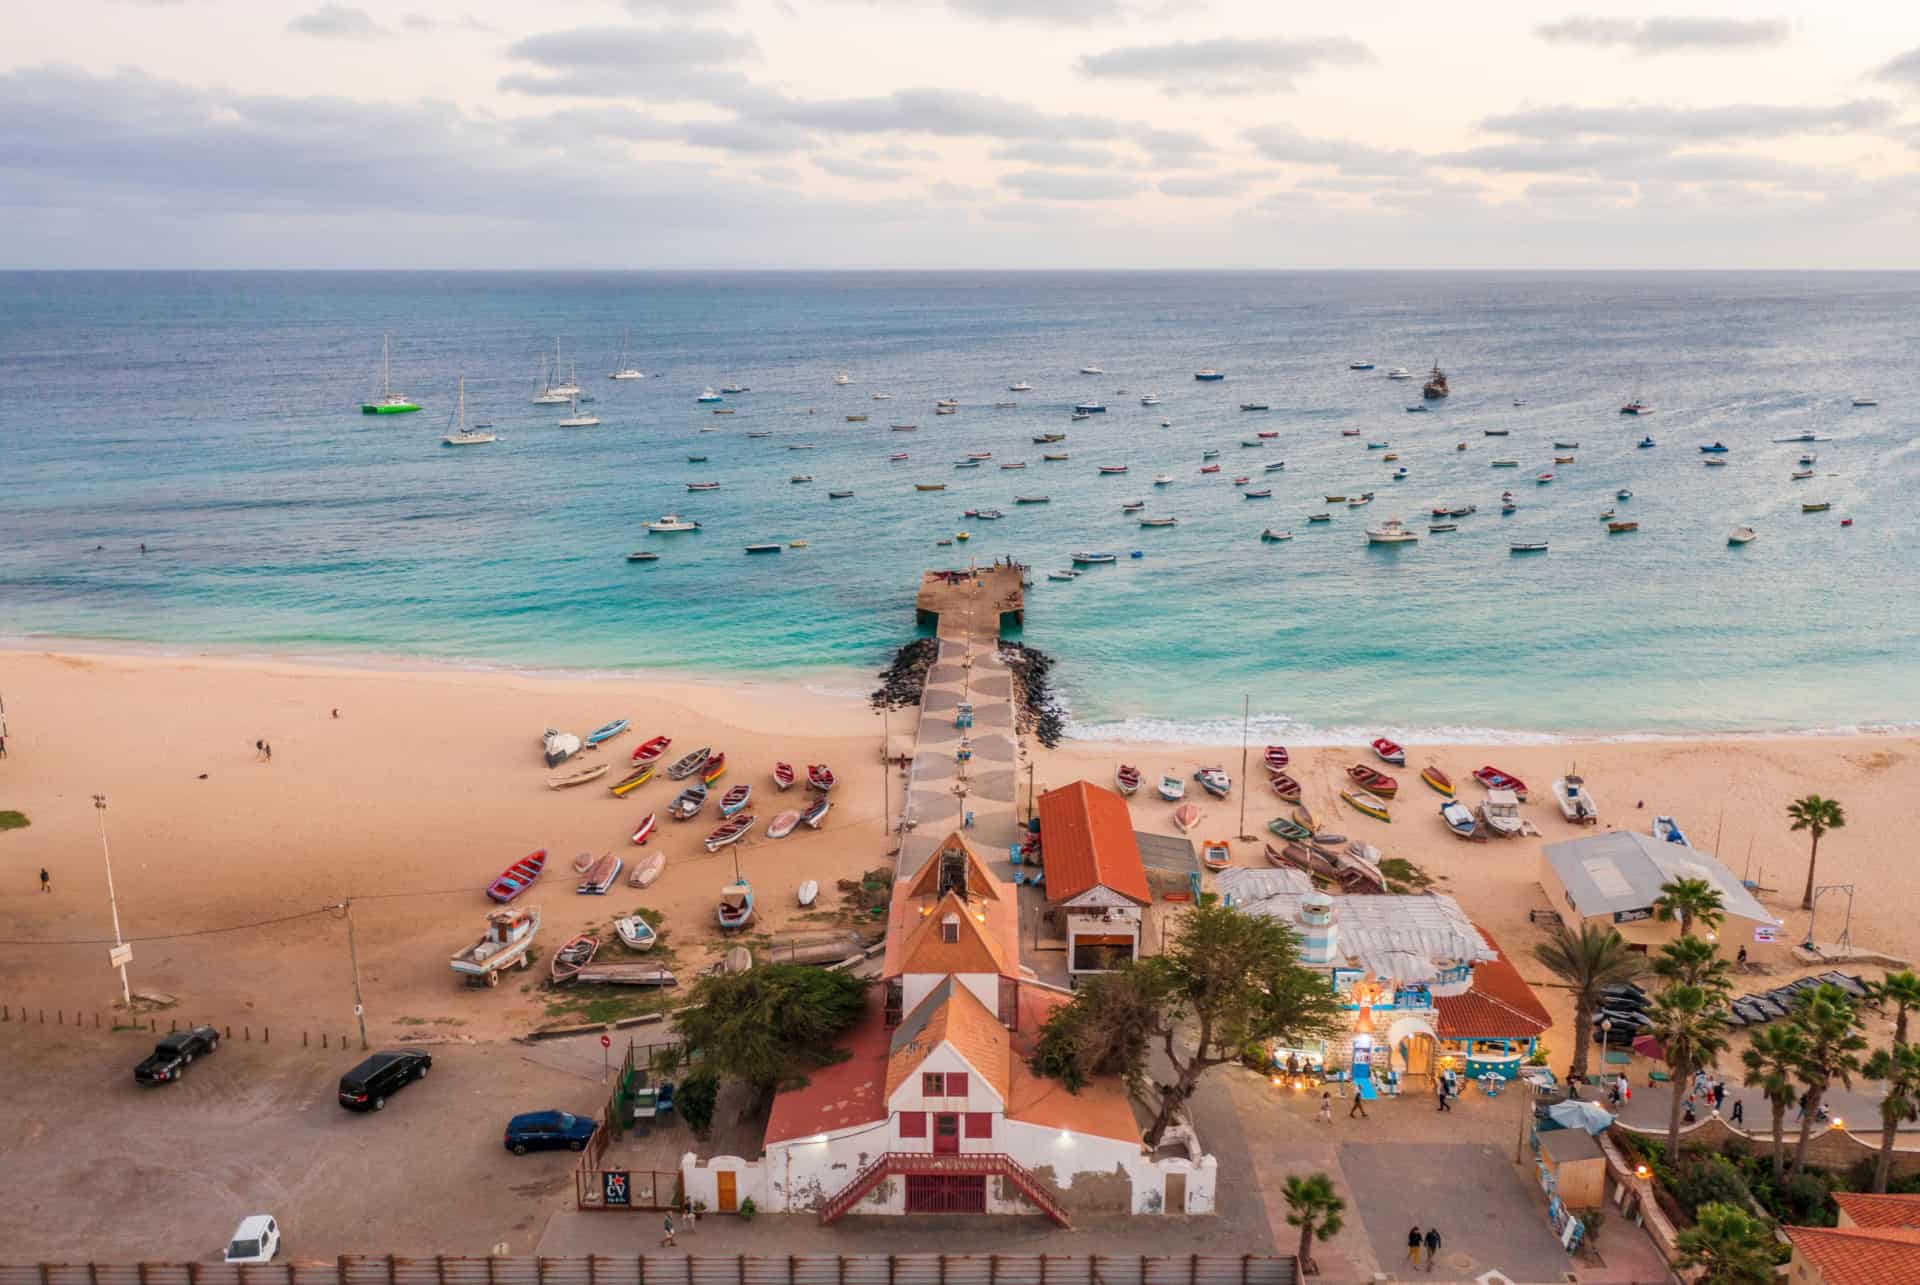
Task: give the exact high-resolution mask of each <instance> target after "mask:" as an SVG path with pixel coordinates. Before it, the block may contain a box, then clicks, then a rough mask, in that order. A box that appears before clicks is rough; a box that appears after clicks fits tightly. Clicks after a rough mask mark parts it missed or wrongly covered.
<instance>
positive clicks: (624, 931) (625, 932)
mask: <svg viewBox="0 0 1920 1285" xmlns="http://www.w3.org/2000/svg"><path fill="white" fill-rule="evenodd" d="M613 931H614V932H615V933H616V934H618V935H619V938H620V944H621V945H622V946H625V947H626V948H627V949H628V950H634V951H640V952H642V953H645V952H646V951H649V950H652V949H653V947H654V945H655V943H657V942H658V941H659V940H660V937H659V934H657V933H655V932H654V931H653V925H652V924H650V923H648V922H647V921H646V920H644V919H642V918H641V917H640V916H639V915H626V916H624V917H622V918H620V919H616V920H614V921H613Z"/></svg>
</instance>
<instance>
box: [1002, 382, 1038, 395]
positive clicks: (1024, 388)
mask: <svg viewBox="0 0 1920 1285" xmlns="http://www.w3.org/2000/svg"><path fill="white" fill-rule="evenodd" d="M1007 391H1008V392H1010V393H1030V392H1032V391H1033V385H1032V384H1029V383H1028V382H1027V381H1026V380H1024V379H1023V380H1021V381H1020V382H1019V383H1017V384H1008V385H1007Z"/></svg>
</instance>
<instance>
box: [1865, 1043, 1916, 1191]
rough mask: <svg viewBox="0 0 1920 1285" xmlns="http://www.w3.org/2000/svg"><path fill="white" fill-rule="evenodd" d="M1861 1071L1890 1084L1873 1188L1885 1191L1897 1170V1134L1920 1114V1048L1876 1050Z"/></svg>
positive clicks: (1883, 1105) (1882, 1110) (1882, 1114)
mask: <svg viewBox="0 0 1920 1285" xmlns="http://www.w3.org/2000/svg"><path fill="white" fill-rule="evenodd" d="M1861 1074H1863V1075H1865V1076H1866V1077H1867V1078H1868V1079H1870V1080H1885V1081H1886V1083H1887V1092H1886V1096H1884V1097H1882V1098H1881V1099H1880V1159H1879V1160H1878V1161H1877V1162H1876V1163H1875V1164H1874V1167H1873V1189H1874V1190H1875V1191H1885V1190H1886V1189H1887V1177H1888V1175H1889V1174H1890V1173H1891V1172H1892V1171H1893V1143H1894V1135H1895V1134H1896V1133H1897V1132H1898V1131H1899V1129H1900V1126H1901V1125H1903V1124H1905V1123H1906V1122H1907V1121H1909V1120H1912V1119H1915V1118H1917V1117H1920V1048H1916V1047H1915V1046H1914V1045H1912V1044H1895V1045H1894V1046H1893V1047H1892V1048H1890V1049H1876V1050H1874V1054H1873V1056H1872V1057H1870V1058H1868V1059H1867V1064H1866V1066H1865V1067H1863V1068H1862V1069H1861Z"/></svg>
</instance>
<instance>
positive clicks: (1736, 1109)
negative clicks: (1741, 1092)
mask: <svg viewBox="0 0 1920 1285" xmlns="http://www.w3.org/2000/svg"><path fill="white" fill-rule="evenodd" d="M1745 1106H1746V1104H1745V1103H1744V1102H1742V1101H1741V1100H1740V1099H1739V1098H1735V1099H1734V1100H1733V1115H1732V1117H1731V1120H1732V1122H1733V1123H1734V1124H1744V1123H1745V1121H1744V1119H1743V1118H1742V1116H1741V1112H1742V1111H1743V1110H1744V1109H1745Z"/></svg>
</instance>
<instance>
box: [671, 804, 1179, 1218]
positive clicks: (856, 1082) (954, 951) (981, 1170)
mask: <svg viewBox="0 0 1920 1285" xmlns="http://www.w3.org/2000/svg"><path fill="white" fill-rule="evenodd" d="M1015 893H1016V889H1015V888H1014V887H1013V885H1011V884H1010V883H1007V882H1006V881H1004V880H1002V879H1000V878H999V877H997V876H996V875H995V874H994V873H993V871H992V870H991V869H990V868H989V866H988V864H987V863H986V861H984V860H983V859H982V858H981V856H980V855H979V854H978V853H977V852H976V851H974V849H973V848H972V847H971V846H970V845H969V844H968V843H967V841H966V840H965V839H964V838H963V837H962V836H961V835H960V834H958V833H954V834H951V835H949V836H947V838H946V839H945V840H943V841H942V842H941V844H940V845H939V847H938V848H937V849H936V850H935V851H934V853H933V854H932V856H931V857H930V858H929V859H928V860H927V861H926V862H925V863H924V864H923V865H922V866H921V867H920V869H919V870H917V871H915V872H912V873H910V874H908V875H906V876H904V877H903V878H902V879H901V880H900V881H899V883H898V884H897V886H896V888H895V890H894V897H893V905H892V910H891V913H890V916H889V922H888V933H887V944H886V954H885V956H884V961H883V967H882V978H881V982H880V984H879V985H878V986H876V987H875V988H874V992H873V995H872V997H871V1002H870V1003H869V1005H868V1009H867V1012H866V1015H865V1016H864V1017H863V1018H862V1019H861V1020H860V1021H859V1022H858V1023H856V1024H855V1026H854V1027H853V1028H852V1029H851V1030H850V1031H848V1032H847V1033H846V1035H844V1036H843V1037H842V1040H841V1046H842V1048H843V1049H844V1051H845V1052H846V1053H847V1057H846V1058H845V1059H844V1060H843V1061H840V1062H836V1063H834V1064H833V1065H831V1066H826V1067H822V1068H821V1069H819V1070H817V1071H815V1072H814V1073H813V1074H812V1076H811V1078H810V1080H809V1081H808V1083H806V1084H805V1085H803V1086H801V1087H798V1088H795V1089H790V1090H787V1091H784V1092H782V1093H780V1094H779V1095H778V1096H776V1098H775V1099H774V1104H773V1111H772V1113H771V1115H770V1117H769V1119H768V1122H767V1131H766V1136H765V1140H764V1144H763V1152H762V1154H761V1155H760V1157H758V1158H757V1159H747V1158H743V1157H736V1156H715V1157H711V1158H709V1159H707V1160H704V1161H702V1160H698V1159H696V1158H695V1157H694V1156H692V1155H691V1154H690V1155H688V1156H687V1157H686V1158H685V1160H684V1161H683V1163H682V1166H681V1173H682V1178H683V1180H684V1182H685V1184H686V1191H687V1194H688V1196H689V1197H690V1198H692V1199H696V1200H703V1201H705V1202H707V1204H708V1206H709V1207H716V1206H715V1202H716V1199H717V1197H718V1193H719V1191H720V1190H721V1188H722V1187H723V1185H724V1186H725V1187H726V1188H727V1189H729V1190H731V1191H732V1192H734V1193H735V1198H736V1199H739V1200H744V1199H745V1198H746V1197H748V1196H751V1197H752V1198H753V1200H754V1203H755V1205H756V1206H757V1207H758V1208H760V1209H762V1210H767V1211H780V1212H805V1211H809V1210H811V1211H815V1212H818V1213H819V1214H820V1216H821V1218H822V1220H823V1221H827V1222H832V1221H834V1220H836V1219H838V1218H840V1217H842V1216H844V1215H846V1214H900V1215H911V1214H930V1213H996V1214H1004V1213H1033V1212H1036V1211H1038V1212H1040V1213H1044V1214H1046V1215H1047V1216H1049V1217H1051V1218H1053V1219H1054V1220H1055V1221H1057V1222H1061V1223H1065V1222H1067V1221H1068V1220H1069V1219H1070V1217H1071V1216H1072V1214H1073V1213H1075V1212H1105V1213H1135V1214H1156V1213H1163V1212H1164V1213H1180V1214H1206V1213H1211V1212H1213V1207H1214V1183H1215V1173H1216V1166H1215V1164H1214V1160H1213V1157H1211V1156H1207V1155H1204V1154H1201V1152H1200V1150H1199V1148H1198V1146H1197V1145H1196V1144H1195V1143H1193V1142H1192V1141H1191V1139H1192V1134H1191V1131H1190V1130H1187V1131H1178V1130H1177V1131H1175V1133H1174V1134H1173V1135H1171V1136H1178V1137H1181V1138H1184V1139H1186V1140H1187V1141H1185V1142H1184V1143H1177V1144H1175V1145H1172V1146H1168V1145H1166V1144H1163V1146H1162V1148H1161V1151H1160V1153H1159V1154H1154V1155H1150V1154H1148V1153H1147V1151H1146V1150H1145V1148H1144V1146H1143V1144H1142V1142H1141V1124H1140V1120H1139V1119H1138V1117H1137V1116H1136V1114H1135V1110H1134V1104H1133V1102H1132V1100H1131V1098H1130V1096H1129V1095H1128V1092H1127V1090H1126V1088H1125V1086H1124V1085H1123V1084H1122V1083H1120V1081H1119V1080H1117V1079H1102V1080H1099V1081H1096V1082H1094V1083H1092V1084H1089V1085H1087V1086H1085V1087H1083V1088H1082V1089H1081V1090H1080V1091H1079V1092H1078V1093H1070V1092H1068V1091H1067V1088H1066V1086H1065V1085H1064V1084H1062V1083H1060V1082H1059V1081H1057V1080H1051V1079H1046V1078H1043V1077H1041V1076H1038V1075H1036V1074H1035V1073H1034V1072H1033V1070H1032V1069H1031V1067H1030V1066H1029V1061H1030V1059H1031V1057H1032V1055H1033V1051H1034V1046H1035V1042H1036V1039H1037V1037H1038V1034H1039V1031H1040V1028H1041V1026H1042V1025H1043V1024H1044V1023H1045V1022H1046V1020H1047V1018H1048V1016H1049V1015H1050V1014H1051V1013H1052V1012H1053V1011H1054V1010H1055V1009H1056V1008H1058V1007H1059V1006H1061V1005H1063V1004H1065V1003H1067V1002H1068V1000H1069V996H1068V994H1067V993H1066V992H1064V991H1062V990H1059V989H1058V988H1055V987H1050V986H1044V985H1042V984H1040V983H1039V982H1037V981H1035V980H1034V979H1033V977H1032V975H1031V974H1030V973H1028V972H1027V971H1026V970H1025V969H1023V968H1022V967H1021V964H1020V949H1019V946H1020V937H1019V907H1018V904H1017V901H1016V897H1015ZM723 1173H728V1174H731V1175H732V1177H731V1178H730V1179H725V1180H723V1179H722V1178H721V1177H720V1175H721V1174H723Z"/></svg>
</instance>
